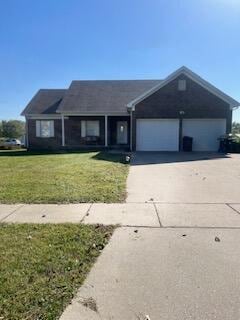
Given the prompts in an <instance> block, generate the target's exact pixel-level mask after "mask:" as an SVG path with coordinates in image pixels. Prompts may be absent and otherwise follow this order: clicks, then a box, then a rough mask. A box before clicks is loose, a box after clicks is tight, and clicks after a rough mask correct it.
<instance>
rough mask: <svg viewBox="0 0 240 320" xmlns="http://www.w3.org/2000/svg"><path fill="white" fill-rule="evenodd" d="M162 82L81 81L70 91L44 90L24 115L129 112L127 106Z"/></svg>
mask: <svg viewBox="0 0 240 320" xmlns="http://www.w3.org/2000/svg"><path fill="white" fill-rule="evenodd" d="M161 81H162V80H81V81H72V83H71V85H70V87H69V89H41V90H39V91H38V92H37V93H36V95H35V96H34V97H33V98H32V100H31V101H30V102H29V103H28V105H27V106H26V108H25V109H24V111H23V112H22V115H26V114H29V115H31V114H50V113H51V114H54V113H65V114H71V113H72V114H74V113H83V114H84V113H85V114H100V113H102V114H104V113H112V114H122V113H127V104H128V103H129V102H131V101H132V100H133V99H135V98H137V97H138V96H139V95H141V94H143V93H144V92H146V91H148V90H149V89H151V88H153V87H155V86H156V85H157V84H159V83H160V82H161Z"/></svg>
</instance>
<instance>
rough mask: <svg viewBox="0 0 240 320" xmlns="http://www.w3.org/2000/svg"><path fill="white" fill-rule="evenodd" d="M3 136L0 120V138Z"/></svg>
mask: <svg viewBox="0 0 240 320" xmlns="http://www.w3.org/2000/svg"><path fill="white" fill-rule="evenodd" d="M1 137H3V127H2V121H0V138H1Z"/></svg>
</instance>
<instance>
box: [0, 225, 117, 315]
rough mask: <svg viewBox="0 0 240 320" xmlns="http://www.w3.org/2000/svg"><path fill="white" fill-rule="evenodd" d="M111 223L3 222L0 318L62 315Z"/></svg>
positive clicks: (106, 235)
mask: <svg viewBox="0 0 240 320" xmlns="http://www.w3.org/2000/svg"><path fill="white" fill-rule="evenodd" d="M112 232H113V227H103V226H87V225H73V224H72V225H71V224H68V225H67V224H65V225H30V224H28V225H27V224H23V225H4V224H2V225H0V239H1V241H0V259H1V263H0V319H4V320H19V319H25V320H37V319H49V320H53V319H58V318H59V316H60V315H61V313H62V312H63V310H64V309H65V307H66V306H67V305H68V304H69V302H70V301H71V299H72V298H73V296H74V294H75V293H76V291H77V289H78V288H79V287H80V286H81V284H82V283H83V281H84V279H85V277H86V275H87V273H88V272H89V270H90V268H91V266H92V264H93V262H94V261H95V260H96V258H97V256H98V255H99V254H100V252H101V250H102V249H103V248H104V246H105V245H106V243H107V242H108V240H109V238H110V236H111V234H112Z"/></svg>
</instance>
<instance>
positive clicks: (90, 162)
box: [0, 150, 128, 203]
mask: <svg viewBox="0 0 240 320" xmlns="http://www.w3.org/2000/svg"><path fill="white" fill-rule="evenodd" d="M127 173H128V165H127V164H125V163H124V156H123V155H117V154H109V153H106V152H105V153H104V152H75V153H56V154H53V153H52V154H50V153H46V154H44V153H42V154H37V153H32V152H27V151H21V150H19V151H0V203H68V202H121V201H123V200H124V199H125V188H126V178H127Z"/></svg>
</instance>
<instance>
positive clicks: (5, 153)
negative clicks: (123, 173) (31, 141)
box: [0, 149, 126, 163]
mask: <svg viewBox="0 0 240 320" xmlns="http://www.w3.org/2000/svg"><path fill="white" fill-rule="evenodd" d="M96 152H97V154H95V153H96ZM85 153H94V155H92V156H91V157H90V158H91V159H94V160H102V161H109V162H116V163H117V162H118V163H126V156H125V155H124V154H121V153H120V154H113V153H110V152H107V151H99V150H94V149H91V150H58V151H57V150H56V151H50V150H41V151H27V150H26V149H22V150H21V149H18V150H0V157H28V156H43V155H63V154H85Z"/></svg>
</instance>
